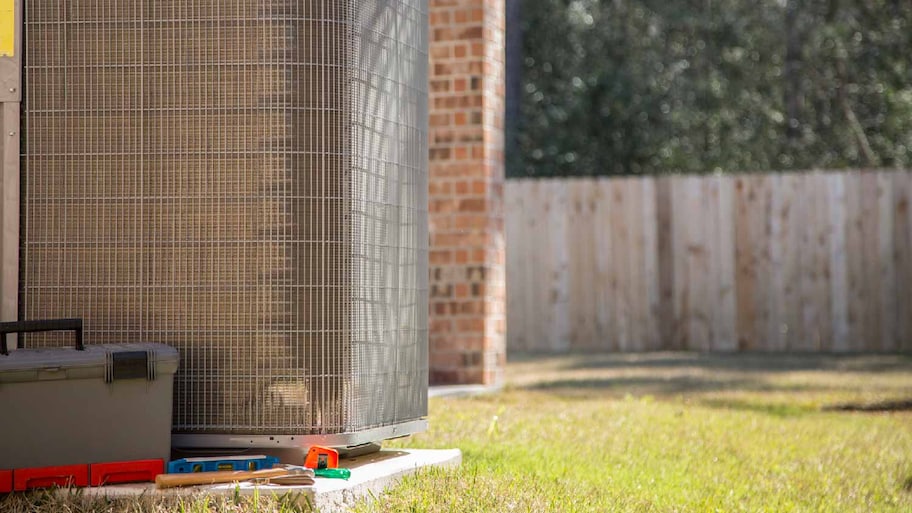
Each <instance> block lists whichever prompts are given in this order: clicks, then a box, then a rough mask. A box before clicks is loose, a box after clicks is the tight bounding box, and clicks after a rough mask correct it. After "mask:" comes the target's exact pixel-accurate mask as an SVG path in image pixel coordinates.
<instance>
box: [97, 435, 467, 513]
mask: <svg viewBox="0 0 912 513" xmlns="http://www.w3.org/2000/svg"><path fill="white" fill-rule="evenodd" d="M460 463H462V452H461V451H460V450H459V449H442V450H433V449H401V450H392V449H391V450H381V451H378V452H375V453H373V454H367V455H364V456H358V457H355V458H350V459H344V460H340V461H339V466H340V467H344V468H348V469H351V472H352V474H351V478H350V479H349V480H347V481H346V480H342V479H327V478H319V477H318V478H316V482H315V483H314V484H313V485H311V486H281V485H272V484H254V483H252V482H249V481H248V482H242V483H239V484H237V485H236V484H235V483H231V484H217V485H206V486H186V487H181V488H166V489H163V490H159V489H157V488H155V485H154V484H152V483H135V484H122V485H112V486H99V487H95V488H85V489H83V491H84V493H85V494H86V495H98V496H105V497H112V498H113V497H126V496H137V495H142V494H147V495H167V496H190V495H202V494H207V493H208V494H211V495H230V494H233V493H234V490H235V487H236V486H237V487H238V488H239V490H240V493H242V494H244V495H251V494H253V493H254V491H255V490H259V493H260V494H261V495H262V494H272V493H274V494H276V495H284V494H286V493H291V494H300V498H299V500H300V501H302V502H303V501H307V500H309V501H310V503H311V504H313V505H314V506H315V507H316V508H318V509H319V510H320V511H329V512H331V511H345V510H347V509H348V508H349V506H351V505H352V504H354V503H355V502H356V501H357V500H359V499H361V498H363V497H365V496H367V495H368V494H373V495H379V494H380V493H382V492H383V491H384V490H385V489H387V488H390V487H392V486H394V485H395V484H397V483H398V482H399V481H400V480H401V479H402V478H403V477H405V476H407V475H409V474H414V473H415V472H417V471H418V470H421V469H424V468H431V467H454V466H458V465H459V464H460Z"/></svg>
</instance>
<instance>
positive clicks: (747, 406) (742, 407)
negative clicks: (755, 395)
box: [699, 399, 820, 418]
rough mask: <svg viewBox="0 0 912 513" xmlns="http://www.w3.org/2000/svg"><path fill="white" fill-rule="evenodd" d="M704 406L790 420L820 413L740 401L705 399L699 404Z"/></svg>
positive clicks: (806, 408)
mask: <svg viewBox="0 0 912 513" xmlns="http://www.w3.org/2000/svg"><path fill="white" fill-rule="evenodd" d="M699 404H701V405H702V406H706V407H709V408H715V409H720V410H735V411H745V412H753V413H763V414H766V415H771V416H773V417H780V418H788V417H800V416H802V415H807V414H809V413H816V412H819V411H820V410H818V409H817V408H815V407H813V406H802V405H797V404H782V403H759V402H750V401H742V400H738V399H704V400H701V401H700V402H699Z"/></svg>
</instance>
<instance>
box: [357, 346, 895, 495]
mask: <svg viewBox="0 0 912 513" xmlns="http://www.w3.org/2000/svg"><path fill="white" fill-rule="evenodd" d="M908 400H912V359H910V358H908V357H895V356H884V357H817V356H806V357H802V356H785V357H784V356H756V355H754V356H750V355H748V356H705V355H693V354H654V355H631V356H599V355H596V356H574V357H567V358H549V359H525V358H514V359H513V361H512V362H511V363H510V365H509V369H508V386H507V388H506V389H505V390H504V391H503V392H502V393H498V394H494V395H489V396H482V397H473V398H462V399H437V400H434V401H432V402H431V416H430V419H431V429H430V431H429V432H428V433H425V434H422V435H418V436H415V437H412V438H410V439H406V440H403V441H399V442H396V443H395V445H396V446H401V447H460V448H461V449H462V450H463V454H464V464H463V467H462V468H461V469H459V470H458V471H446V472H429V473H425V474H422V475H419V476H417V477H414V478H411V479H408V480H407V481H406V482H405V483H404V484H403V485H402V486H400V487H398V488H397V489H395V490H394V491H393V492H392V493H390V494H388V495H387V496H385V497H383V498H381V499H380V500H379V501H378V502H372V503H364V504H361V505H359V508H358V511H361V512H368V511H383V512H387V511H441V512H443V511H594V512H595V511H643V512H645V511H667V512H673V511H675V512H685V511H693V512H708V511H725V512H730V511H751V512H755V511H769V512H787V511H813V512H825V511H833V512H848V511H859V512H862V511H863V512H868V511H897V512H899V511H903V512H909V511H912V411H880V412H846V411H830V410H829V407H831V406H833V405H842V404H851V405H867V406H877V405H878V404H881V405H883V406H886V407H888V408H889V407H893V408H894V410H895V409H896V408H897V407H902V406H905V407H906V408H907V409H908V405H902V404H893V405H890V404H883V403H885V402H888V401H908Z"/></svg>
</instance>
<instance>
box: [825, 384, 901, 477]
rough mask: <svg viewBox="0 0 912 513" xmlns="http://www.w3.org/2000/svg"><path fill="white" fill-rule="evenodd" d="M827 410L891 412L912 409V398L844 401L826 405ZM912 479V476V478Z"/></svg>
mask: <svg viewBox="0 0 912 513" xmlns="http://www.w3.org/2000/svg"><path fill="white" fill-rule="evenodd" d="M823 409H824V410H825V411H859V412H871V413H878V412H890V411H912V399H908V400H901V401H881V402H876V403H842V404H833V405H829V406H824V407H823ZM910 479H912V478H910Z"/></svg>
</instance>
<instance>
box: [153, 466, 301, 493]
mask: <svg viewBox="0 0 912 513" xmlns="http://www.w3.org/2000/svg"><path fill="white" fill-rule="evenodd" d="M284 475H288V470H286V469H284V468H267V469H263V470H253V471H250V470H237V471H234V470H227V471H219V472H189V473H186V474H159V475H157V476H155V485H156V486H157V487H159V488H171V487H174V486H191V485H203V484H216V483H233V482H234V481H248V480H250V479H267V478H270V477H279V476H284Z"/></svg>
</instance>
